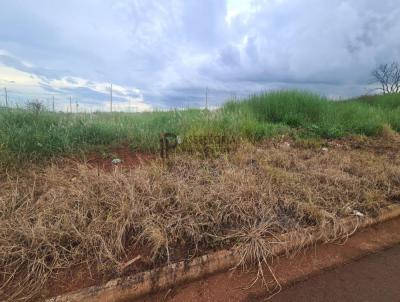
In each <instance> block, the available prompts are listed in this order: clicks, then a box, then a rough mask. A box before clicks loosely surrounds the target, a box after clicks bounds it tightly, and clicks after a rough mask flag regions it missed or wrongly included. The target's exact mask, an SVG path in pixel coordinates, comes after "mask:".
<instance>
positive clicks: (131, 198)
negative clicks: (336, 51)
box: [0, 143, 400, 301]
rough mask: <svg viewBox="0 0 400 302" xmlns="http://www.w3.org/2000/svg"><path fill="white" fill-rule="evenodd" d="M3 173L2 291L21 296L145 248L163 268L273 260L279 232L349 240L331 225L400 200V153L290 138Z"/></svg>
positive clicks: (114, 264) (106, 269) (108, 270)
mask: <svg viewBox="0 0 400 302" xmlns="http://www.w3.org/2000/svg"><path fill="white" fill-rule="evenodd" d="M1 177H2V180H1V181H2V182H1V191H0V267H1V272H0V284H2V285H1V289H0V290H1V292H0V297H1V298H3V299H8V300H13V301H14V300H16V299H17V298H20V299H23V298H24V299H27V298H32V297H37V296H38V295H39V294H40V289H41V288H42V287H43V286H44V284H45V283H46V281H48V280H49V278H55V277H57V272H58V271H60V270H65V269H70V268H72V267H74V266H76V265H83V264H87V266H88V268H90V267H92V268H94V267H95V268H96V270H98V271H101V272H103V273H104V274H105V275H107V276H113V275H115V274H118V273H119V267H120V265H121V262H123V260H124V259H125V258H126V253H128V252H129V251H131V250H135V249H139V250H141V251H145V253H144V255H142V260H141V261H144V262H146V263H151V264H152V265H160V264H163V263H166V262H169V261H175V260H177V259H180V258H182V257H183V258H188V257H191V256H194V255H198V254H200V253H204V252H206V251H209V250H212V249H218V248H227V247H233V246H235V247H236V248H237V249H238V250H239V251H240V252H241V253H243V263H242V264H248V263H258V264H259V265H260V263H261V264H262V263H264V264H265V263H267V260H268V259H269V256H270V254H269V252H270V250H271V249H270V247H271V245H274V244H277V242H276V241H277V240H276V236H277V235H278V234H282V233H287V232H290V231H294V230H305V231H304V233H305V234H306V233H307V232H308V233H309V232H320V233H321V237H323V238H324V240H325V241H328V240H332V239H335V238H339V237H341V236H343V235H345V234H342V233H341V228H340V225H338V226H337V227H335V228H329V230H334V231H333V232H331V233H324V230H326V229H328V228H325V227H324V226H326V225H335V224H336V223H337V221H338V219H339V218H342V217H347V216H352V215H354V213H355V212H354V211H358V212H361V213H362V214H364V215H375V214H376V213H377V212H378V210H379V209H380V208H381V207H383V206H385V205H387V204H388V203H390V202H398V201H399V200H396V198H397V197H396V196H400V194H399V192H398V188H399V187H400V159H399V158H398V157H397V158H394V159H393V158H391V159H390V160H389V159H388V157H387V156H385V155H379V154H375V153H373V152H370V151H363V150H360V149H357V150H344V149H340V148H336V149H335V148H331V149H329V150H324V151H323V150H321V149H319V148H311V149H310V148H303V149H297V148H296V149H295V148H292V147H287V146H285V147H282V144H280V143H277V144H275V145H270V146H264V147H262V148H261V147H259V148H257V147H254V146H253V145H247V144H244V146H242V148H241V149H239V150H238V151H237V152H234V153H232V154H230V155H221V156H220V157H219V158H214V159H198V158H194V157H193V156H188V155H184V154H181V155H177V156H176V157H174V158H172V159H171V160H170V161H169V162H168V163H167V164H166V165H165V166H163V165H161V163H159V162H157V161H155V162H153V163H151V164H149V165H145V166H141V167H138V168H136V169H134V170H123V169H120V168H116V169H115V171H114V172H113V173H108V172H104V171H101V170H97V169H95V168H93V167H90V166H87V165H84V164H80V163H72V162H62V163H58V164H53V165H51V166H50V167H47V168H44V169H40V168H36V169H32V170H30V171H27V172H26V174H25V175H20V176H19V177H17V176H14V175H2V176H1ZM396 190H397V191H396ZM396 194H397V195H396ZM299 240H301V238H299ZM261 277H262V276H261Z"/></svg>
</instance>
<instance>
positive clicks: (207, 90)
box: [206, 87, 208, 110]
mask: <svg viewBox="0 0 400 302" xmlns="http://www.w3.org/2000/svg"><path fill="white" fill-rule="evenodd" d="M207 109H208V87H206V110H207Z"/></svg>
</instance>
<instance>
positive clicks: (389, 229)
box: [139, 219, 400, 302]
mask: <svg viewBox="0 0 400 302" xmlns="http://www.w3.org/2000/svg"><path fill="white" fill-rule="evenodd" d="M399 230H400V219H396V220H392V221H388V222H386V223H383V224H380V225H378V226H375V227H371V228H368V229H365V230H362V231H360V232H359V233H357V234H355V235H354V236H353V237H351V238H350V239H348V241H347V242H346V243H345V244H344V245H340V244H325V245H321V246H317V247H316V248H313V249H309V250H307V251H305V252H302V253H301V254H299V255H297V256H295V257H293V258H282V259H280V260H279V261H276V262H275V263H274V264H273V269H274V271H275V273H276V274H277V276H278V278H279V280H280V282H281V283H282V284H284V288H285V289H284V290H283V291H282V292H281V293H280V294H278V295H276V296H275V297H274V298H273V299H271V300H269V301H276V302H279V301H300V302H301V301H400V281H399V280H400V245H399V244H400V232H399ZM391 246H396V247H395V248H392V249H389V250H386V251H384V252H379V251H382V250H383V249H385V248H389V247H391ZM376 252H377V254H372V255H371V253H376ZM368 255H369V256H368ZM346 263H349V264H347V265H345V264H346ZM335 268H337V269H335ZM332 269H335V270H332ZM254 276H255V274H254V272H246V273H241V272H234V273H232V272H227V273H222V274H218V275H214V276H211V277H208V278H206V279H204V280H200V281H197V282H193V283H190V284H187V285H183V286H180V287H178V288H174V289H170V290H168V291H165V292H161V293H158V294H156V295H152V296H149V297H145V298H143V299H141V300H139V301H146V302H150V301H151V302H153V301H154V302H155V301H174V302H183V301H185V302H186V301H204V302H205V301H213V302H214V301H215V302H218V301H221V302H222V301H224V302H225V301H236V302H239V301H263V300H264V298H265V297H266V295H268V294H267V293H266V290H265V287H263V286H262V285H261V284H260V283H257V284H256V285H255V286H253V287H252V288H251V289H247V290H244V289H243V288H244V287H246V286H247V285H249V284H250V283H251V282H252V281H253V280H254ZM304 280H306V281H304ZM300 281H304V282H303V283H297V284H295V283H296V282H300ZM329 283H332V287H329V286H328V284H329ZM292 284H294V285H293V287H291V288H290V285H292ZM303 287H304V288H303ZM372 292H373V293H374V294H372ZM346 295H347V296H346ZM351 295H352V296H351ZM393 297H396V298H397V297H399V298H397V299H396V298H395V299H393ZM358 298H359V299H358ZM377 298H378V300H377ZM356 299H358V300H356Z"/></svg>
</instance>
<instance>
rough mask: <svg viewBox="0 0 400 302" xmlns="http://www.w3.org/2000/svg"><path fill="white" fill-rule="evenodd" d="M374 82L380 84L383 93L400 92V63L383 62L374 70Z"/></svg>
mask: <svg viewBox="0 0 400 302" xmlns="http://www.w3.org/2000/svg"><path fill="white" fill-rule="evenodd" d="M372 76H373V78H374V82H378V83H379V84H380V86H381V87H380V88H378V89H379V90H382V92H383V94H387V93H400V63H399V62H392V63H390V64H382V65H380V66H379V67H378V68H376V69H375V70H374V71H373V72H372Z"/></svg>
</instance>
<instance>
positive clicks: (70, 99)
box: [69, 96, 72, 113]
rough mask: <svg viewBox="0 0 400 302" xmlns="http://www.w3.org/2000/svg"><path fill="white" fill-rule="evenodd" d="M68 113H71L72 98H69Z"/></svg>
mask: <svg viewBox="0 0 400 302" xmlns="http://www.w3.org/2000/svg"><path fill="white" fill-rule="evenodd" d="M69 112H70V113H72V97H71V96H70V97H69Z"/></svg>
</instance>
